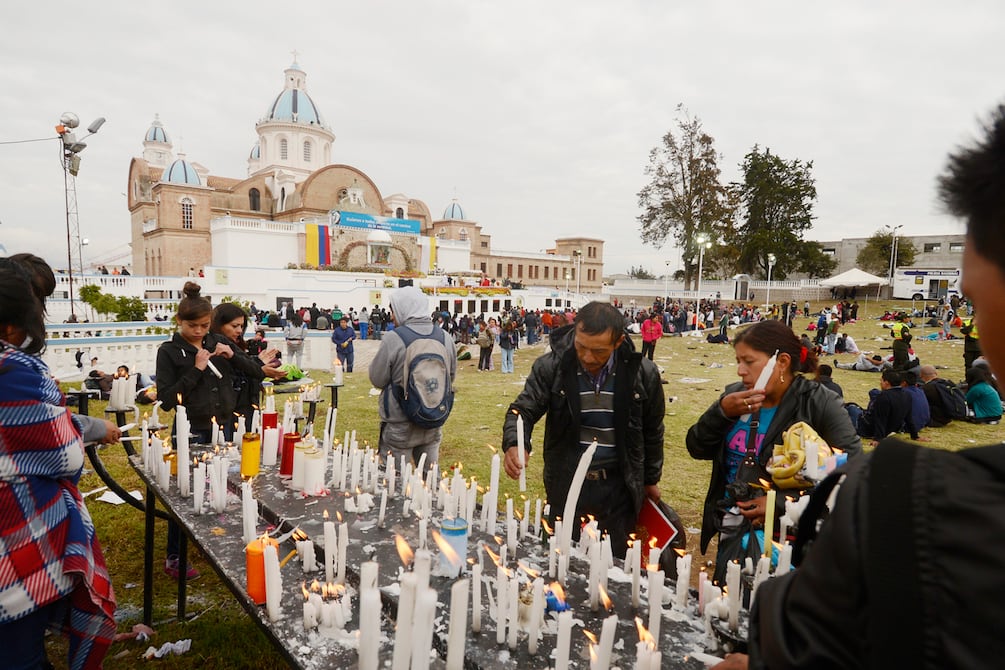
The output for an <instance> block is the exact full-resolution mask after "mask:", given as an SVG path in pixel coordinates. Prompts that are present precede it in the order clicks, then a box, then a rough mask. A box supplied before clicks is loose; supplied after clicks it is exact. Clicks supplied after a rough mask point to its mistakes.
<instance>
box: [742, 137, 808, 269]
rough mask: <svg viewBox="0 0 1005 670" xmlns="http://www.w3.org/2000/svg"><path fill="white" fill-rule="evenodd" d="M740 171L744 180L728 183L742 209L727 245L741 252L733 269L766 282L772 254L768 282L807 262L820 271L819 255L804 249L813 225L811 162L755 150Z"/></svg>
mask: <svg viewBox="0 0 1005 670" xmlns="http://www.w3.org/2000/svg"><path fill="white" fill-rule="evenodd" d="M740 167H741V170H742V172H743V181H742V182H740V183H734V184H732V191H733V193H734V194H735V196H736V198H737V199H738V200H739V202H740V204H741V206H742V215H741V223H740V225H739V226H738V227H737V229H736V235H735V236H730V239H729V240H727V242H728V243H730V244H733V245H735V246H736V247H737V248H738V249H739V251H740V253H739V258H738V260H737V263H738V269H739V270H740V271H741V272H745V273H747V274H750V275H754V276H759V277H765V276H767V273H768V255H769V254H775V258H776V260H775V265H774V266H773V269H772V277H773V278H777V279H785V277H786V276H787V275H788V274H789V273H791V272H798V271H807V269H806V266H805V264H806V262H809V263H810V267H812V268H813V271H814V272H820V271H821V270H822V266H823V265H825V263H823V261H824V260H825V258H821V257H822V256H823V254H822V252H821V253H820V254H814V253H812V251H807V250H806V249H805V248H804V247H805V245H806V244H811V243H808V242H805V241H804V240H803V234H804V233H805V232H806V231H807V230H809V228H810V227H811V226H812V225H813V219H814V216H813V205H814V202H815V201H816V198H817V188H816V181H815V179H814V178H813V175H812V169H813V162H812V161H802V160H800V159H798V158H797V159H793V160H785V159H783V158H781V157H780V156H778V155H776V154H773V153H771V150H770V149H768V148H765V149H764V150H763V151H762V150H761V149H760V148H759V147H758V146H757V145H754V148H753V149H751V150H750V152H749V153H747V155H746V156H745V157H744V159H743V163H742V164H741V166H740ZM818 246H819V245H818Z"/></svg>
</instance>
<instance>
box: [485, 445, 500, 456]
mask: <svg viewBox="0 0 1005 670" xmlns="http://www.w3.org/2000/svg"><path fill="white" fill-rule="evenodd" d="M485 446H486V447H488V448H489V451H491V452H492V453H493V454H495V453H497V452H498V451H499V449H498V448H496V446H495V445H492V444H486V445H485Z"/></svg>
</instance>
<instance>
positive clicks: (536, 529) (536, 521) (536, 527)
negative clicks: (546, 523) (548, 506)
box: [533, 498, 541, 537]
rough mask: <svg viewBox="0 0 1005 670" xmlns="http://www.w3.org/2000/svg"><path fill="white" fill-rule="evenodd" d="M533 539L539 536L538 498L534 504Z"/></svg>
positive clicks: (539, 510)
mask: <svg viewBox="0 0 1005 670" xmlns="http://www.w3.org/2000/svg"><path fill="white" fill-rule="evenodd" d="M533 536H534V537H540V536H541V499H540V498H538V499H537V501H536V502H535V503H534V531H533Z"/></svg>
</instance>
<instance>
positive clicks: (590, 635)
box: [583, 630, 597, 660]
mask: <svg viewBox="0 0 1005 670" xmlns="http://www.w3.org/2000/svg"><path fill="white" fill-rule="evenodd" d="M583 635H585V636H586V639H587V640H589V641H590V656H591V657H593V660H597V659H596V657H595V656H594V653H593V645H595V644H597V636H596V635H594V634H593V632H592V631H588V630H584V631H583Z"/></svg>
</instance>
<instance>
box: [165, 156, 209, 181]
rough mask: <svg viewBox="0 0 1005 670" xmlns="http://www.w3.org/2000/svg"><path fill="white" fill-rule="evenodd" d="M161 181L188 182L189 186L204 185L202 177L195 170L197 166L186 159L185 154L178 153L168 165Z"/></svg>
mask: <svg viewBox="0 0 1005 670" xmlns="http://www.w3.org/2000/svg"><path fill="white" fill-rule="evenodd" d="M161 181H162V182H165V183H170V184H187V185H189V186H202V179H200V178H199V173H198V172H196V171H195V166H193V165H192V164H191V163H189V162H188V161H187V160H185V154H178V158H177V159H175V161H174V162H173V163H171V165H169V166H167V169H166V170H164V174H162V175H161Z"/></svg>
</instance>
